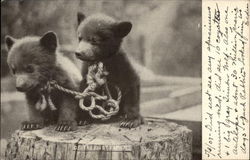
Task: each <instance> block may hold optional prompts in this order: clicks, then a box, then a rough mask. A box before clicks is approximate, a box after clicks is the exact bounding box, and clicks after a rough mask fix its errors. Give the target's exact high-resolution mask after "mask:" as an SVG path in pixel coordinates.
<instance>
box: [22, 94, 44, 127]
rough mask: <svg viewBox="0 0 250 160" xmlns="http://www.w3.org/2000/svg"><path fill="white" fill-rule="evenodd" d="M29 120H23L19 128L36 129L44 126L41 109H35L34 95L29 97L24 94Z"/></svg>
mask: <svg viewBox="0 0 250 160" xmlns="http://www.w3.org/2000/svg"><path fill="white" fill-rule="evenodd" d="M26 100H27V106H28V114H29V120H28V121H24V122H22V124H21V130H36V129H41V128H43V127H44V117H43V116H42V113H41V111H39V110H37V109H36V107H35V105H36V102H35V100H34V97H29V96H28V95H26Z"/></svg>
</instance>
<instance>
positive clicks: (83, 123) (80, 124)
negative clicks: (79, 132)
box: [77, 120, 91, 126]
mask: <svg viewBox="0 0 250 160" xmlns="http://www.w3.org/2000/svg"><path fill="white" fill-rule="evenodd" d="M88 124H91V122H90V121H87V120H83V121H78V123H77V125H78V126H86V125H88Z"/></svg>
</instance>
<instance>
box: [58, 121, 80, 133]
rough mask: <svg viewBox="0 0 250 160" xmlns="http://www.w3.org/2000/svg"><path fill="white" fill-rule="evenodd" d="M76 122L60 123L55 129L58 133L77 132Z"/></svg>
mask: <svg viewBox="0 0 250 160" xmlns="http://www.w3.org/2000/svg"><path fill="white" fill-rule="evenodd" d="M76 126H77V124H76V122H75V121H66V120H65V121H59V122H58V123H57V126H56V128H55V130H56V131H59V132H68V131H74V130H76Z"/></svg>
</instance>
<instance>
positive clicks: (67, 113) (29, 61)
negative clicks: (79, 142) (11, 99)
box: [5, 32, 82, 132]
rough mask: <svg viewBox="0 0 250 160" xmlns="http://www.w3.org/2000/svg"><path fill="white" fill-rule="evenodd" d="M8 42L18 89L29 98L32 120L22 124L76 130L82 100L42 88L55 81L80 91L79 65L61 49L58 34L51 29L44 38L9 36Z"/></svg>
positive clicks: (9, 59)
mask: <svg viewBox="0 0 250 160" xmlns="http://www.w3.org/2000/svg"><path fill="white" fill-rule="evenodd" d="M5 41H6V46H7V49H8V51H9V53H8V58H7V62H8V65H9V67H10V70H11V71H12V73H13V75H14V76H15V78H16V88H17V90H18V91H21V92H24V93H25V95H26V100H27V106H28V111H29V120H28V121H25V122H23V123H22V126H21V129H22V130H34V129H40V128H43V126H44V125H45V124H46V123H49V124H51V123H54V122H57V126H56V128H55V129H56V130H57V131H62V132H64V131H71V130H75V129H76V127H77V123H76V112H77V109H78V101H77V100H76V99H75V98H74V96H73V95H69V94H67V93H64V92H62V91H58V90H56V89H52V90H51V92H50V93H47V92H46V93H47V94H46V93H45V94H42V91H41V89H42V88H43V87H45V86H46V84H47V82H48V81H51V80H54V81H56V83H57V84H59V85H60V86H62V87H65V88H68V89H71V90H76V91H77V90H79V85H80V82H81V80H82V76H81V73H80V71H79V70H78V69H77V68H76V66H75V65H74V64H73V63H72V62H71V61H70V60H69V59H68V58H66V57H64V56H63V55H62V53H60V52H58V51H57V48H58V42H57V36H56V34H55V33H54V32H47V33H46V34H44V35H43V36H42V37H24V38H22V39H15V38H12V37H10V36H6V38H5ZM50 100H51V101H50ZM49 104H53V105H49ZM17 107H18V106H17ZM53 110H54V111H53Z"/></svg>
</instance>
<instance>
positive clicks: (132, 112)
mask: <svg viewBox="0 0 250 160" xmlns="http://www.w3.org/2000/svg"><path fill="white" fill-rule="evenodd" d="M139 103H140V85H137V86H135V87H130V88H129V89H128V91H127V93H126V95H124V97H123V99H122V102H121V109H123V114H124V119H123V120H122V122H121V123H120V127H122V128H135V127H138V126H139V125H141V124H143V118H142V116H141V115H140V104H139Z"/></svg>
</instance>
